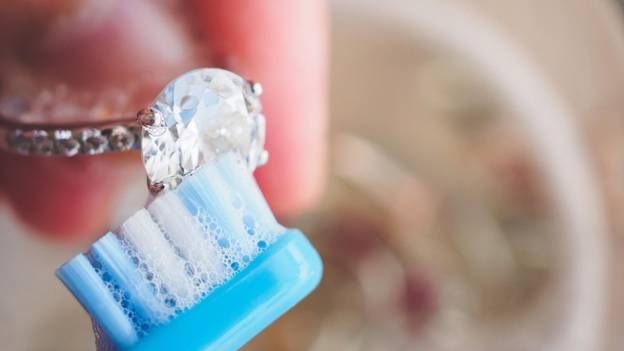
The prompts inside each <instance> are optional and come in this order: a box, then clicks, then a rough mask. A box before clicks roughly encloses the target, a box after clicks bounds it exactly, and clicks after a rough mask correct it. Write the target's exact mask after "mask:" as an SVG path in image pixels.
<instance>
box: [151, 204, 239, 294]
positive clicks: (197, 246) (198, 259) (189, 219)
mask: <svg viewBox="0 0 624 351" xmlns="http://www.w3.org/2000/svg"><path fill="white" fill-rule="evenodd" d="M148 211H149V212H150V213H151V215H152V217H153V218H154V220H155V221H156V222H157V223H158V224H160V226H161V227H162V229H163V230H164V231H165V233H166V236H167V238H168V239H169V240H170V241H171V243H172V244H173V245H174V246H175V247H176V248H177V249H178V250H179V253H180V255H181V256H182V257H183V258H184V259H185V260H186V265H187V268H188V269H187V270H188V271H189V274H190V275H191V276H192V277H193V281H194V283H195V288H196V290H197V292H198V293H199V294H203V293H205V292H207V291H208V290H210V289H211V288H213V287H215V286H217V285H219V284H220V283H222V282H224V281H225V280H226V278H227V273H226V269H225V262H224V261H225V260H224V258H223V252H221V250H219V248H218V244H217V242H216V239H215V238H214V237H212V236H211V235H210V233H206V232H204V230H203V229H202V227H201V226H200V224H199V223H198V222H197V221H196V220H195V218H194V217H193V216H192V215H191V214H190V213H189V212H188V210H187V209H186V207H185V206H184V204H183V203H182V201H180V199H178V197H177V196H176V195H175V194H174V193H173V192H169V193H165V194H162V195H161V196H159V197H158V198H157V199H156V200H154V201H153V202H152V203H151V204H150V205H149V207H148Z"/></svg>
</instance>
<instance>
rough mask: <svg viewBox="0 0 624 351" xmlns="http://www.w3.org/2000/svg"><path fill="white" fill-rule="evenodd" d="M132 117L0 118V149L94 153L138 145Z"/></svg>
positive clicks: (53, 153) (22, 152)
mask: <svg viewBox="0 0 624 351" xmlns="http://www.w3.org/2000/svg"><path fill="white" fill-rule="evenodd" d="M139 135H140V127H139V125H138V124H137V123H136V119H135V118H124V119H118V120H113V121H106V122H100V123H90V124H87V123H83V124H63V125H61V124H59V125H34V124H20V123H14V122H8V121H4V120H2V119H0V150H4V151H8V152H14V153H17V154H20V155H39V156H64V157H71V156H76V155H98V154H102V153H105V152H116V151H126V150H133V149H139V148H140V137H139Z"/></svg>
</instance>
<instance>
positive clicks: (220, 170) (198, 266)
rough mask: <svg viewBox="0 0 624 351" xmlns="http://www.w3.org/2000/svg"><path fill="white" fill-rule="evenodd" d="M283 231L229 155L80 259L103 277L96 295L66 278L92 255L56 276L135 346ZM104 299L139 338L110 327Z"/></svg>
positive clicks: (87, 271) (84, 271)
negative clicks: (101, 307) (102, 305)
mask: <svg viewBox="0 0 624 351" xmlns="http://www.w3.org/2000/svg"><path fill="white" fill-rule="evenodd" d="M283 231H284V228H283V227H282V226H280V225H279V224H278V223H277V222H276V220H275V218H274V217H273V214H272V213H271V211H270V209H269V207H268V205H267V204H266V201H265V200H264V197H263V196H262V194H261V193H260V191H259V189H258V188H257V185H256V184H255V180H254V179H253V177H252V176H251V175H250V174H249V172H248V170H247V169H245V168H244V166H243V165H242V162H241V161H240V160H239V159H238V157H237V156H235V155H233V154H228V155H224V156H223V157H220V158H219V159H218V160H216V161H215V163H214V164H212V165H207V166H205V167H203V168H202V169H200V170H199V171H197V172H196V173H195V174H193V175H190V176H188V177H187V178H186V179H185V180H184V182H182V184H180V186H179V187H178V188H177V189H175V190H171V191H169V192H167V193H164V194H161V195H160V196H158V197H156V199H154V201H152V203H151V204H150V205H149V206H148V207H147V208H146V209H141V210H139V211H138V212H137V213H135V214H134V215H133V216H132V217H130V218H129V219H128V220H127V221H125V222H124V223H123V224H122V225H121V226H120V228H119V231H118V233H117V235H113V234H108V235H106V236H104V237H103V238H101V239H100V240H98V242H96V243H95V244H94V245H93V247H92V249H91V250H90V252H89V253H88V254H87V256H88V258H89V259H88V260H87V261H88V263H89V265H90V266H87V265H86V264H85V262H86V261H84V260H83V259H82V258H81V259H80V260H81V261H80V262H79V263H80V264H81V265H80V266H79V268H80V270H79V272H78V273H76V274H78V275H79V276H80V275H82V276H85V277H86V276H89V277H91V279H94V278H93V277H95V276H97V279H99V280H100V281H101V284H100V285H101V286H100V289H99V290H98V291H97V293H92V294H91V295H89V294H86V295H85V296H82V297H81V296H79V295H77V294H76V292H77V291H78V292H79V290H80V287H79V286H78V285H77V284H74V282H73V280H72V279H75V277H70V276H69V275H68V274H69V272H68V269H69V268H71V267H73V266H72V265H73V264H77V263H76V262H78V261H76V262H73V261H74V260H76V259H78V258H80V257H83V258H84V257H87V256H82V255H80V256H79V257H77V258H76V259H74V260H72V261H69V263H68V265H66V266H64V267H62V268H61V269H59V272H58V275H59V277H60V278H61V279H62V280H63V281H64V282H65V284H66V285H67V286H68V287H69V289H70V290H72V292H74V294H75V295H76V296H77V297H78V298H79V300H80V301H81V303H82V304H83V305H84V306H85V308H86V309H87V310H88V311H89V313H90V314H92V317H93V318H94V320H95V321H96V322H97V323H98V324H100V326H101V327H102V328H103V329H104V330H105V331H106V332H107V333H108V334H111V333H112V334H113V335H109V336H111V337H112V338H114V339H115V340H117V341H118V342H119V343H121V344H124V343H131V342H133V341H132V340H134V339H136V338H137V337H141V336H143V335H145V334H148V333H149V330H150V329H151V328H152V327H154V326H157V325H159V324H162V323H164V322H166V321H167V320H169V319H170V318H172V317H173V316H175V315H176V314H177V313H178V312H180V311H183V310H186V309H189V308H190V307H192V306H193V305H195V304H196V303H198V302H199V301H200V300H201V299H202V298H204V297H205V296H207V295H209V294H210V292H211V291H212V290H214V289H215V288H217V287H218V286H220V285H222V284H224V283H225V282H227V281H228V280H230V279H231V278H232V277H233V276H234V275H236V274H237V273H238V272H240V271H241V270H243V269H244V268H245V267H246V266H247V265H249V263H251V262H252V261H253V259H254V258H255V257H256V256H257V255H258V254H259V253H260V252H262V251H263V250H264V249H266V248H267V247H268V246H269V245H270V244H271V243H273V242H274V241H275V240H276V239H277V237H278V236H279V235H281V233H282V232H283ZM94 273H95V275H94ZM71 274H74V273H73V272H72V273H71ZM98 284H99V283H98ZM102 286H104V287H106V290H102V288H101V287H102ZM100 300H103V301H109V302H110V301H114V302H115V304H116V311H117V312H116V314H114V316H115V318H116V319H117V320H118V319H119V318H121V317H120V316H125V319H126V321H125V322H124V323H126V324H128V325H132V326H133V328H134V330H135V335H130V334H128V331H127V330H125V329H124V330H122V331H123V333H126V334H128V335H125V334H124V335H122V334H120V333H121V332H120V331H119V330H118V329H119V328H115V327H112V326H110V327H109V324H110V323H109V322H110V321H109V320H108V319H110V318H111V317H110V313H108V312H107V313H104V312H102V313H100V312H98V311H100V310H99V309H98V308H97V304H98V303H99V301H100ZM108 307H109V308H110V304H109V306H108ZM120 313H121V314H120ZM121 325H124V324H123V323H122V324H121ZM126 329H127V328H126ZM115 334H118V335H115ZM120 339H121V341H119V340H120Z"/></svg>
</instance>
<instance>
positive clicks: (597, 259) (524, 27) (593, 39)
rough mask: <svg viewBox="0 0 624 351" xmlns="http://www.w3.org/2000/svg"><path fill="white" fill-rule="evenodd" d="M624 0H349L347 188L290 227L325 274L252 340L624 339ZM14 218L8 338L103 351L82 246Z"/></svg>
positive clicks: (336, 131)
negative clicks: (81, 289)
mask: <svg viewBox="0 0 624 351" xmlns="http://www.w3.org/2000/svg"><path fill="white" fill-rule="evenodd" d="M621 5H622V4H620V3H619V2H616V1H610V0H592V1H588V0H548V1H541V0H525V1H495V0H457V1H452V2H449V4H446V3H445V2H441V1H431V0H418V1H398V0H390V1H384V2H379V1H375V0H359V1H356V0H336V1H332V2H331V11H332V21H331V22H332V23H331V25H332V30H331V35H332V48H331V52H332V53H331V55H332V56H331V75H330V83H331V96H330V101H331V129H330V138H331V147H330V157H331V168H330V178H329V183H328V187H327V189H326V192H325V195H324V198H323V201H322V202H321V203H320V204H319V205H318V206H317V207H316V209H315V210H313V211H311V212H309V213H307V214H306V215H304V216H302V217H300V218H297V219H296V220H294V221H292V222H290V223H287V224H288V225H292V226H298V227H301V228H302V229H303V230H304V231H305V232H306V233H307V234H308V235H309V236H310V238H311V240H312V241H313V242H314V244H315V245H316V246H317V247H318V248H319V250H320V252H321V255H322V256H323V259H324V262H325V265H326V270H325V277H324V279H323V281H322V283H321V286H320V287H319V289H318V290H317V291H316V292H315V293H314V294H312V295H311V296H310V297H309V298H307V299H306V300H305V301H304V302H303V303H302V304H301V305H299V306H297V307H296V308H295V309H294V310H292V311H291V312H289V313H288V314H287V315H286V316H284V317H283V318H281V319H280V320H279V321H278V322H277V323H275V324H274V325H273V326H272V327H270V328H269V329H268V330H266V331H265V332H263V333H262V335H261V336H259V337H258V338H256V339H255V340H254V341H253V342H252V343H251V344H250V345H248V346H247V347H246V350H278V351H279V350H284V351H286V350H311V351H320V350H354V351H355V350H464V351H466V350H568V351H571V350H620V349H622V348H624V339H623V338H622V336H621V335H622V333H621V332H620V330H619V329H618V326H619V325H620V324H621V322H623V321H624V306H622V303H621V301H622V296H624V295H623V294H624V290H623V288H624V286H622V283H621V279H618V278H619V277H620V276H621V275H622V272H621V269H620V267H619V264H618V261H617V258H618V256H619V255H621V254H622V253H623V252H622V250H623V246H622V245H623V243H624V242H623V239H624V238H623V235H624V232H623V229H624V222H623V219H622V218H623V216H622V215H621V213H623V212H622V210H623V206H624V187H623V186H622V184H623V180H624V118H623V117H624V99H622V97H621V93H622V92H623V91H624V17H623V15H622V14H623V12H622V9H623V8H622V7H621ZM128 179H130V180H129V182H128V189H129V190H128V191H127V192H125V195H124V199H120V202H119V203H120V205H119V209H118V212H119V213H118V217H119V218H120V219H121V218H125V217H126V216H127V214H128V213H130V212H131V211H132V210H133V209H135V208H136V207H137V206H139V205H140V204H141V203H142V202H143V201H144V197H145V193H144V188H143V183H144V178H143V173H142V172H141V171H140V170H137V172H136V173H131V174H128ZM132 189H135V190H132ZM137 189H138V190H137ZM0 218H1V219H0V233H2V235H0V276H1V277H2V283H0V286H2V292H3V293H2V294H1V295H0V340H1V344H2V346H1V348H2V349H4V350H67V351H69V350H86V349H93V348H94V347H93V336H92V333H91V331H90V323H89V320H88V318H87V316H86V314H85V313H84V312H83V311H82V310H81V308H80V306H79V305H78V304H77V303H76V302H75V301H74V300H73V299H72V298H71V296H70V295H69V293H68V292H67V291H65V289H64V288H63V287H62V286H61V284H60V283H59V282H57V281H56V279H55V277H54V275H53V271H54V269H55V268H56V267H57V266H58V265H59V264H61V263H62V262H63V261H65V260H66V259H67V258H68V257H70V256H72V255H73V254H75V253H76V252H77V250H78V249H80V248H79V247H64V246H60V245H55V244H51V243H49V242H43V241H41V240H40V239H37V238H36V237H35V236H32V235H28V233H27V229H25V228H23V227H21V226H20V224H19V223H18V222H17V221H16V220H15V219H14V218H13V216H12V214H11V211H10V210H9V209H8V207H7V205H6V204H3V205H2V210H1V212H0Z"/></svg>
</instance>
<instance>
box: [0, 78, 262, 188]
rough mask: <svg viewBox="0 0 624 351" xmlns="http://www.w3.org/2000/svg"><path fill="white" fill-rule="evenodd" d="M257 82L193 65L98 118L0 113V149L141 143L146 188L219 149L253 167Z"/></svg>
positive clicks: (68, 150) (82, 149)
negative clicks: (27, 119) (20, 117)
mask: <svg viewBox="0 0 624 351" xmlns="http://www.w3.org/2000/svg"><path fill="white" fill-rule="evenodd" d="M261 94H262V87H261V86H260V84H259V83H254V82H251V81H247V80H244V79H243V78H241V77H240V76H238V75H236V74H234V73H232V72H230V71H226V70H223V69H218V68H200V69H195V70H192V71H190V72H187V73H184V74H182V75H181V76H179V77H177V78H175V79H174V80H173V81H171V82H170V83H168V84H167V85H166V86H165V88H164V89H163V90H162V92H161V93H160V94H159V95H158V96H157V98H156V99H155V100H154V102H153V103H152V105H151V106H150V107H148V108H146V109H143V110H141V111H139V112H138V114H137V117H136V118H135V117H125V118H120V119H117V120H112V121H107V122H100V123H82V124H81V123H75V124H63V125H35V124H20V123H15V122H8V121H7V120H3V119H2V118H0V150H4V151H9V152H14V153H18V154H22V155H43V156H65V157H71V156H75V155H97V154H102V153H106V152H117V151H127V150H134V149H141V152H142V157H143V164H144V166H145V171H146V173H147V180H148V187H149V189H150V191H151V192H154V193H155V192H159V191H161V190H163V189H167V188H174V187H175V186H177V185H178V184H179V183H180V181H181V180H182V178H183V177H184V176H186V175H188V174H190V173H192V172H193V171H195V170H196V169H197V168H199V167H200V166H201V165H203V164H205V163H207V162H210V161H211V160H212V159H214V158H215V157H216V156H218V155H219V154H222V153H225V152H231V151H234V152H237V153H238V154H239V155H240V156H241V158H242V159H243V160H244V162H245V163H246V166H247V167H248V168H249V169H250V171H253V170H254V169H255V168H256V167H258V166H261V165H263V164H265V163H266V162H267V159H268V153H267V151H266V150H265V149H264V139H265V118H264V114H263V112H262V105H261V103H260V99H259V97H260V95H261Z"/></svg>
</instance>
